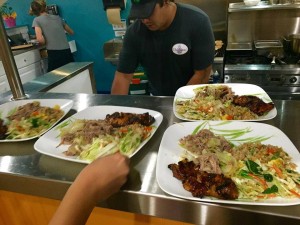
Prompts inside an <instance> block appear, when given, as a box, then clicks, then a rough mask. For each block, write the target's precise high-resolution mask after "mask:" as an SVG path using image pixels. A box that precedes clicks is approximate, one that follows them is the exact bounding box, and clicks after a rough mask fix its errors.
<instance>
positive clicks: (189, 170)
mask: <svg viewBox="0 0 300 225" xmlns="http://www.w3.org/2000/svg"><path fill="white" fill-rule="evenodd" d="M168 168H169V169H170V170H172V172H173V176H174V177H175V178H177V179H179V180H181V181H182V185H183V188H184V189H185V190H187V191H189V192H191V193H192V195H193V196H194V197H199V198H203V197H204V196H212V197H215V198H219V199H228V200H231V199H237V198H238V189H237V187H236V185H235V183H234V182H233V180H232V179H230V178H228V177H225V176H224V175H223V174H215V173H207V172H205V171H200V170H199V165H196V164H195V163H194V162H193V161H187V160H183V161H180V162H178V164H170V165H168Z"/></svg>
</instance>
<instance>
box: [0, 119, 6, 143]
mask: <svg viewBox="0 0 300 225" xmlns="http://www.w3.org/2000/svg"><path fill="white" fill-rule="evenodd" d="M6 132H7V126H6V125H5V124H4V121H3V120H2V119H0V140H3V139H5V138H6V136H7V135H6Z"/></svg>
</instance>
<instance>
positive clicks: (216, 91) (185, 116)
mask: <svg viewBox="0 0 300 225" xmlns="http://www.w3.org/2000/svg"><path fill="white" fill-rule="evenodd" d="M173 112H174V114H175V116H176V117H177V118H179V119H181V120H186V121H198V120H238V121H262V120H269V119H272V118H274V117H275V116H276V115H277V110H276V107H275V105H274V103H273V102H272V100H271V98H270V97H269V95H268V94H267V93H266V92H265V91H264V90H263V89H262V88H261V87H259V86H257V85H253V84H203V85H189V86H184V87H181V88H179V89H178V90H177V92H176V94H175V97H174V102H173Z"/></svg>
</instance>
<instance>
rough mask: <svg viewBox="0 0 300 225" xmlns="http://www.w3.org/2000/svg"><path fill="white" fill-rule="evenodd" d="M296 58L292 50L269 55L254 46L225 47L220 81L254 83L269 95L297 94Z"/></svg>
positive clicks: (298, 67) (299, 70) (299, 79)
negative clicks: (246, 47) (221, 79)
mask: <svg viewBox="0 0 300 225" xmlns="http://www.w3.org/2000/svg"><path fill="white" fill-rule="evenodd" d="M299 60H300V55H296V54H286V53H284V54H283V57H282V58H277V57H275V58H274V57H271V58H270V57H268V56H267V55H261V54H260V55H259V54H258V53H257V51H256V50H252V51H251V50H246V51H245V50H242V51H241V50H231V51H228V50H226V52H225V59H224V83H248V84H256V85H258V86H260V87H261V88H263V89H264V90H265V91H266V92H267V93H268V94H272V95H281V94H284V95H291V96H292V95H293V94H299V93H300V61H299ZM272 62H273V63H272Z"/></svg>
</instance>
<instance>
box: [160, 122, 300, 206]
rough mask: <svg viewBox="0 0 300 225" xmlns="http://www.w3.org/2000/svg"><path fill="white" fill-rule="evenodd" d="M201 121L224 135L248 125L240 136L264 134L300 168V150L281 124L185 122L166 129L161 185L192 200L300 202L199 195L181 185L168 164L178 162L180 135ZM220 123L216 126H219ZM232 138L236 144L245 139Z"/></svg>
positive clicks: (297, 199)
mask: <svg viewBox="0 0 300 225" xmlns="http://www.w3.org/2000/svg"><path fill="white" fill-rule="evenodd" d="M200 124H202V125H203V128H209V126H210V127H213V128H215V129H214V130H213V132H214V133H215V134H219V135H221V134H222V133H218V132H217V130H236V129H242V128H249V129H250V132H249V133H247V134H245V135H243V136H242V137H240V139H244V138H250V137H253V138H254V137H263V138H266V139H267V140H264V141H263V142H262V143H263V144H272V145H275V146H281V147H282V148H283V149H284V151H285V152H287V153H288V154H289V155H290V156H291V158H292V161H293V162H294V163H295V164H296V165H297V166H298V167H297V171H298V172H300V168H299V167H300V153H299V152H298V150H297V148H296V147H295V146H294V145H293V143H292V142H291V141H290V139H289V138H288V137H287V136H286V135H285V134H284V133H283V132H282V131H281V130H279V129H278V128H276V127H274V126H271V125H268V124H263V123H257V122H240V121H225V122H224V121H203V120H202V121H199V122H183V123H178V124H174V125H172V126H170V127H169V128H168V129H167V130H166V131H165V133H164V135H163V138H162V141H161V144H160V147H159V152H158V157H157V165H156V178H157V182H158V184H159V186H160V188H161V189H162V190H163V191H165V192H166V193H168V194H170V195H173V196H176V197H179V198H184V199H189V200H194V201H202V202H211V203H227V204H243V205H268V206H283V205H296V204H300V199H299V198H293V199H284V198H274V199H270V200H263V201H251V200H249V201H244V200H243V201H241V200H221V199H214V198H210V197H204V198H196V197H193V196H192V194H191V193H190V192H188V191H186V190H185V189H184V188H183V187H182V183H181V181H180V180H178V179H176V178H174V177H173V173H172V171H171V170H170V169H169V168H168V165H169V164H172V163H178V161H180V156H181V154H182V152H183V148H182V147H181V146H179V144H178V141H179V139H180V138H182V137H184V136H187V135H189V134H192V132H193V131H194V129H195V128H196V127H198V126H199V125H200ZM216 126H217V127H216ZM230 141H232V142H233V143H234V144H235V145H239V144H241V143H242V142H239V141H234V140H230Z"/></svg>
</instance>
